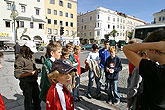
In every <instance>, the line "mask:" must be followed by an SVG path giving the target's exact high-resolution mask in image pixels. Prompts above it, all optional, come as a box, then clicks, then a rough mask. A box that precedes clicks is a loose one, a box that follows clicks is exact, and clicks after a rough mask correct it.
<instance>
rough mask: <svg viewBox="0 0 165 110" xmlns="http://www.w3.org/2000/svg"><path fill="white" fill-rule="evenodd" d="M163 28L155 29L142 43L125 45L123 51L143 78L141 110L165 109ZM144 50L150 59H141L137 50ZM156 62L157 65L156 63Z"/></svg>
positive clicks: (164, 37)
mask: <svg viewBox="0 0 165 110" xmlns="http://www.w3.org/2000/svg"><path fill="white" fill-rule="evenodd" d="M164 41H165V30H156V31H153V32H151V33H150V35H149V36H148V37H147V38H146V39H145V40H144V42H143V43H135V44H131V45H126V46H124V48H123V51H124V53H125V55H126V57H127V58H128V60H129V61H131V62H132V64H133V65H135V66H136V67H137V68H139V74H140V75H141V76H142V78H143V79H144V91H143V94H144V95H143V97H142V101H143V102H142V110H164V109H165V94H164V93H165V86H164V85H165V74H164V73H165V48H164V47H165V42H164ZM142 50H146V54H147V57H148V58H149V59H150V60H147V59H143V58H142V57H140V56H139V55H138V54H137V52H138V51H142ZM156 62H158V63H159V65H158V64H157V63H156Z"/></svg>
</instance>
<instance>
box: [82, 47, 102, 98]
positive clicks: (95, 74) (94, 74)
mask: <svg viewBox="0 0 165 110" xmlns="http://www.w3.org/2000/svg"><path fill="white" fill-rule="evenodd" d="M92 49H93V50H92V52H90V53H89V54H88V56H87V59H86V62H85V63H87V64H88V65H89V68H90V69H89V75H88V77H89V83H88V90H87V98H89V99H91V98H92V97H91V89H92V86H93V81H94V78H95V82H96V85H97V98H98V99H99V98H101V87H100V82H99V78H100V76H99V75H100V71H99V53H98V49H99V48H98V46H97V45H96V44H93V45H92ZM93 64H94V65H93ZM92 65H93V66H92Z"/></svg>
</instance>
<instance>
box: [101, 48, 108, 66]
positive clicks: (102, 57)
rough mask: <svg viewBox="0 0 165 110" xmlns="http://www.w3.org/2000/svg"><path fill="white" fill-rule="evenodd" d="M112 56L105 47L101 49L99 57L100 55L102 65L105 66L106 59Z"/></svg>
mask: <svg viewBox="0 0 165 110" xmlns="http://www.w3.org/2000/svg"><path fill="white" fill-rule="evenodd" d="M109 56H110V54H109V52H108V51H107V50H105V49H104V48H102V49H100V50H99V57H100V66H101V67H102V68H104V64H105V61H106V59H107V58H108V57H109Z"/></svg>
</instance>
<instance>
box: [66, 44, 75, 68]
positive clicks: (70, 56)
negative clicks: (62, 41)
mask: <svg viewBox="0 0 165 110" xmlns="http://www.w3.org/2000/svg"><path fill="white" fill-rule="evenodd" d="M66 48H67V49H68V50H69V53H70V55H69V59H68V60H70V61H71V62H72V64H73V66H74V67H75V68H76V67H77V66H78V63H77V61H76V59H75V57H74V56H73V54H72V51H73V44H72V43H68V44H66Z"/></svg>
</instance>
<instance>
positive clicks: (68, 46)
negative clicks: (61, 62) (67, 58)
mask: <svg viewBox="0 0 165 110" xmlns="http://www.w3.org/2000/svg"><path fill="white" fill-rule="evenodd" d="M66 48H67V49H68V50H69V52H70V53H72V51H73V43H71V42H70V43H67V44H66Z"/></svg>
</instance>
